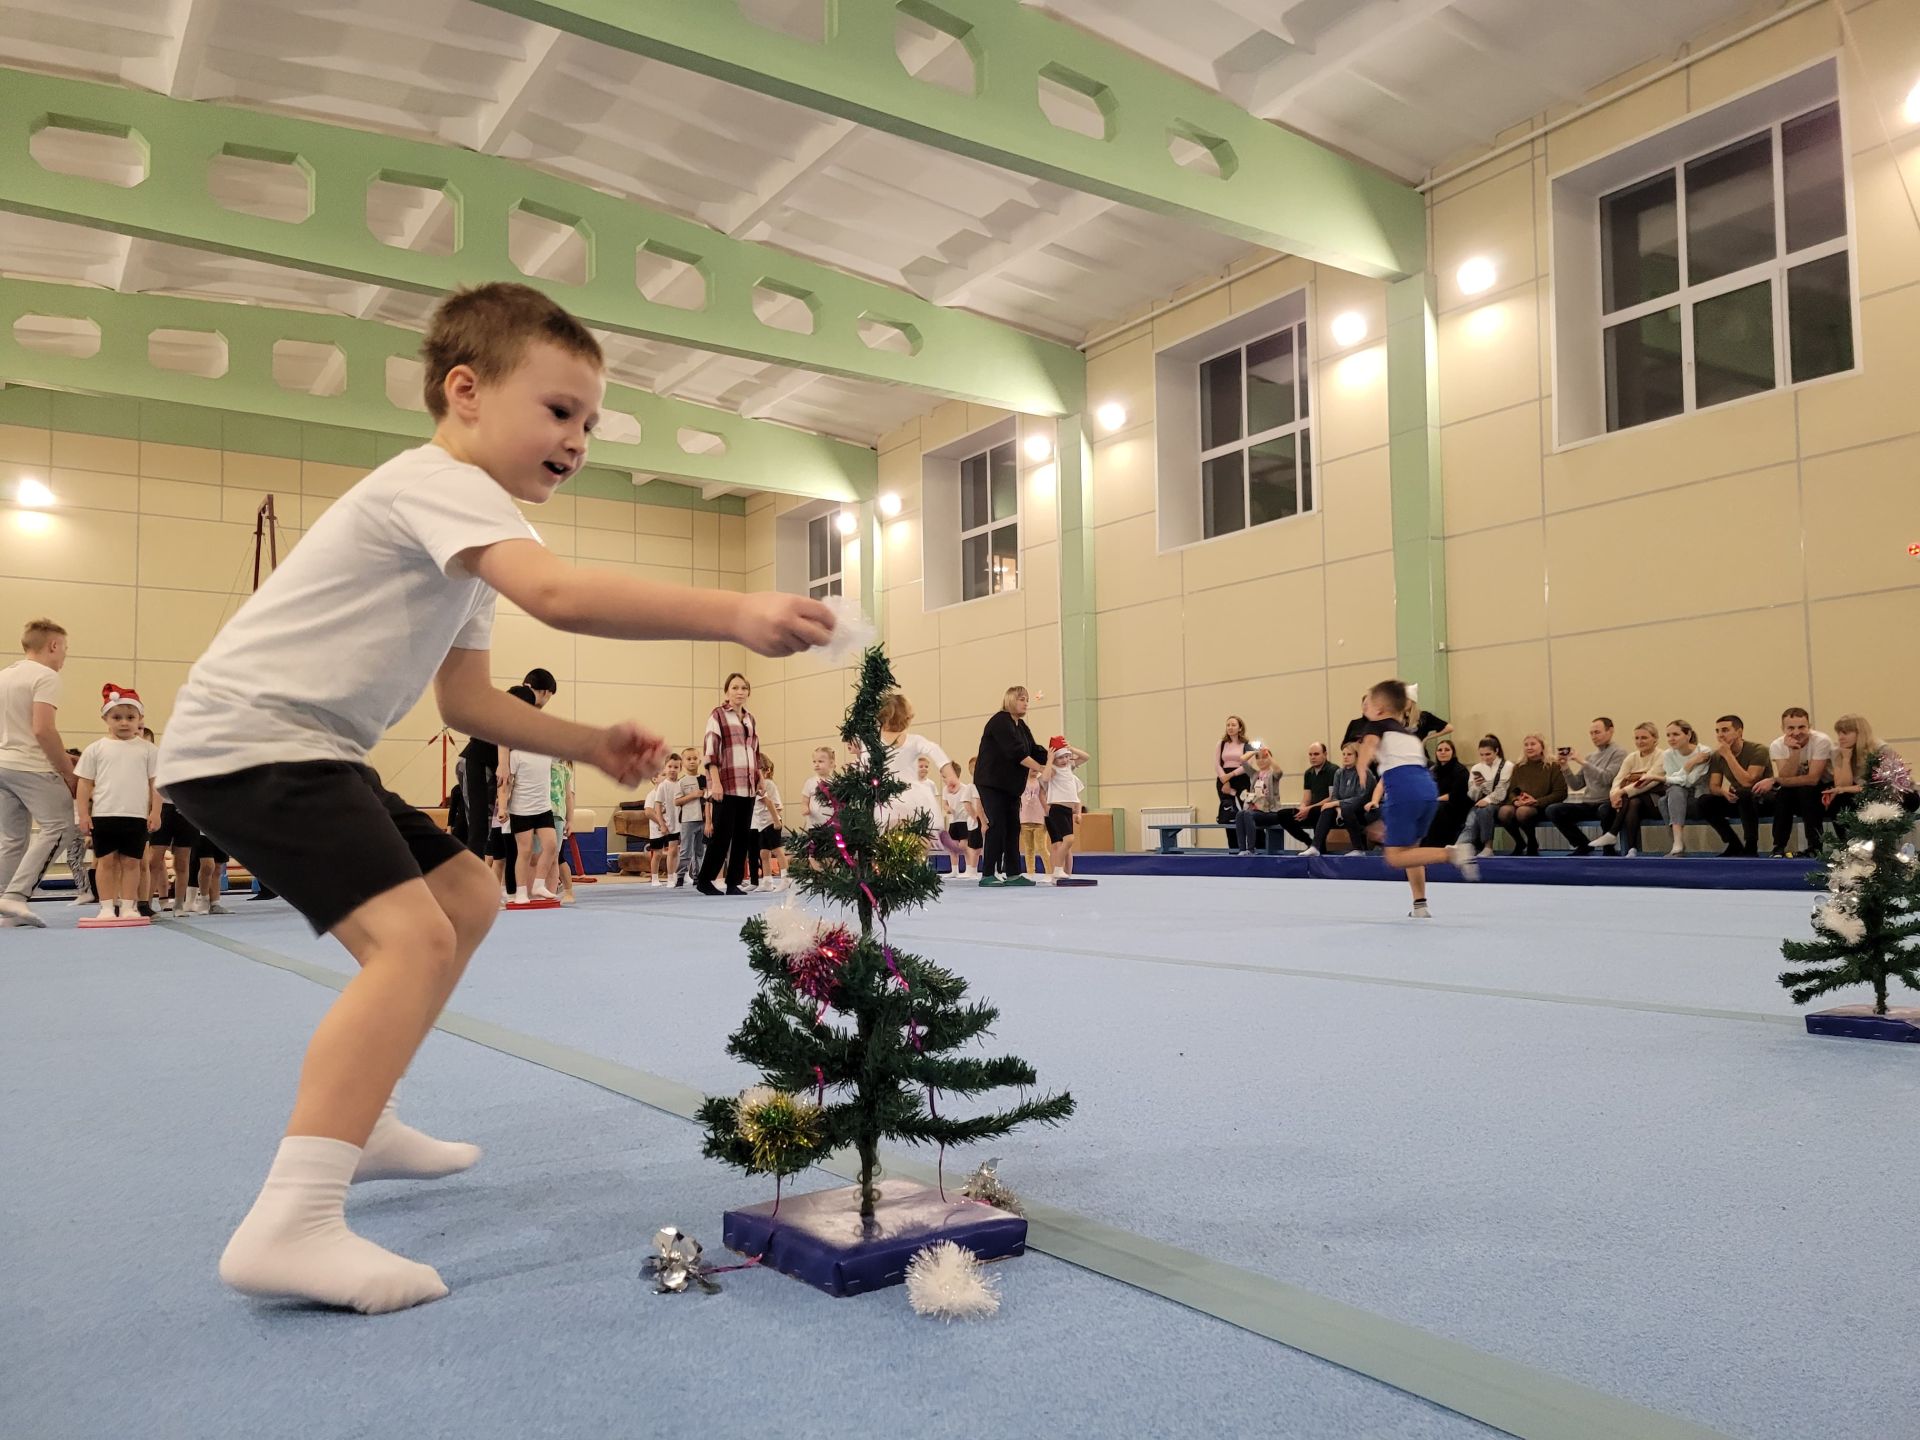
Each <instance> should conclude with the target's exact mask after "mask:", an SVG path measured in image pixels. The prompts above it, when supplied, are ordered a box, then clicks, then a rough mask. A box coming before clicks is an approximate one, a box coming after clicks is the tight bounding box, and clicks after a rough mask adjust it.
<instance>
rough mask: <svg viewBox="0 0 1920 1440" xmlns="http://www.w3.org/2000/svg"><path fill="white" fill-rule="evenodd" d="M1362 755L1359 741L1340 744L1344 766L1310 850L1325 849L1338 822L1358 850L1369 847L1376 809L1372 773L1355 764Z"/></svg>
mask: <svg viewBox="0 0 1920 1440" xmlns="http://www.w3.org/2000/svg"><path fill="white" fill-rule="evenodd" d="M1359 758H1360V747H1359V746H1358V745H1342V746H1341V747H1340V769H1339V770H1338V771H1337V772H1336V773H1335V775H1334V777H1333V790H1332V792H1331V793H1330V794H1329V795H1328V796H1327V803H1326V804H1325V805H1324V806H1323V807H1321V810H1320V818H1319V819H1318V820H1317V821H1316V822H1315V824H1314V827H1313V849H1312V851H1311V852H1309V853H1311V854H1315V855H1318V854H1324V853H1325V851H1326V848H1327V840H1328V838H1329V837H1330V836H1331V835H1332V834H1333V827H1334V826H1335V825H1339V826H1341V827H1342V828H1344V829H1345V830H1346V832H1347V842H1348V844H1349V846H1350V847H1351V848H1352V849H1353V851H1354V853H1356V854H1359V853H1363V852H1364V851H1365V850H1366V849H1367V848H1368V847H1367V826H1368V825H1370V824H1372V823H1373V817H1374V814H1375V813H1376V812H1374V811H1373V810H1371V809H1370V808H1369V806H1368V803H1367V788H1368V777H1367V776H1365V775H1363V774H1362V773H1361V772H1360V771H1358V770H1356V769H1355V768H1354V765H1355V764H1356V762H1357V761H1358V760H1359Z"/></svg>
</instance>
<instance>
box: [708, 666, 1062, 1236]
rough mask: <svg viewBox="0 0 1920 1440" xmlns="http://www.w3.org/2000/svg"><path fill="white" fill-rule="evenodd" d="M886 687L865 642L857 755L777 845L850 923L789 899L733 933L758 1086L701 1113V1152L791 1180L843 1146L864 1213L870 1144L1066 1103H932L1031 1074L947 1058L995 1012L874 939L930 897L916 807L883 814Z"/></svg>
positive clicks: (887, 670)
mask: <svg viewBox="0 0 1920 1440" xmlns="http://www.w3.org/2000/svg"><path fill="white" fill-rule="evenodd" d="M893 683H894V682H893V669H892V667H891V666H890V665H889V664H888V663H887V657H886V654H885V652H884V651H883V650H882V649H881V647H879V646H877V645H876V646H874V647H873V648H872V649H870V650H868V651H867V652H866V655H865V657H864V658H863V660H862V663H861V668H860V683H859V688H858V691H857V692H856V693H855V695H854V698H853V703H852V704H851V705H850V706H849V707H848V709H847V715H846V721H845V723H844V724H843V725H842V726H841V727H840V736H841V738H842V739H843V740H846V741H848V742H850V743H851V742H857V743H858V750H859V757H860V758H859V759H858V760H857V761H856V762H855V763H853V764H851V765H848V766H847V767H846V768H845V769H842V770H840V771H837V772H836V773H835V774H834V775H833V776H832V777H831V778H829V779H828V780H827V781H825V782H824V791H825V795H826V799H827V803H828V805H829V806H830V808H831V812H832V813H831V814H830V816H829V818H828V820H827V822H826V823H825V824H822V825H816V826H814V827H813V828H812V829H809V830H806V831H803V832H796V833H793V834H791V835H790V836H789V837H788V843H787V850H788V855H789V857H790V860H791V864H790V865H789V867H788V874H789V875H791V876H792V877H793V884H794V889H795V891H796V892H797V893H799V894H802V895H807V896H815V897H818V898H820V899H822V900H826V901H831V902H833V903H835V904H837V905H841V906H845V907H847V908H849V909H852V910H853V911H854V912H855V913H856V914H857V915H858V917H859V931H858V933H857V934H856V933H853V932H852V931H850V930H849V929H847V928H846V927H845V926H838V925H834V924H832V923H831V922H828V921H826V920H824V919H822V918H820V917H818V916H816V915H814V914H812V913H811V912H808V911H805V910H802V909H799V908H798V907H796V906H793V905H792V904H791V903H789V904H786V905H782V906H777V907H775V908H774V909H773V910H770V911H768V912H767V913H766V914H765V915H760V916H755V917H754V918H753V919H751V920H749V921H748V922H747V923H746V924H745V925H744V926H743V927H742V928H741V931H740V937H741V939H743V940H745V941H746V943H747V962H748V964H749V965H751V966H752V967H753V970H754V972H755V973H756V974H757V975H758V976H759V977H760V988H759V990H758V992H757V993H756V994H755V995H754V997H753V1000H752V1001H751V1003H750V1004H749V1005H748V1008H747V1016H746V1020H745V1021H744V1022H743V1023H742V1024H741V1026H740V1028H739V1029H738V1030H737V1031H735V1032H734V1034H733V1035H732V1036H731V1037H730V1038H729V1039H728V1041H727V1053H728V1054H730V1055H733V1056H735V1057H737V1058H738V1059H741V1060H744V1061H746V1062H747V1063H748V1064H750V1065H752V1066H753V1067H754V1068H755V1069H757V1070H758V1071H759V1072H760V1077H761V1080H762V1082H763V1084H762V1086H760V1087H756V1088H755V1089H752V1090H749V1091H747V1092H746V1093H745V1094H743V1095H741V1096H739V1097H738V1098H733V1097H726V1096H715V1097H711V1098H709V1099H708V1100H707V1101H706V1102H705V1103H704V1104H703V1105H702V1106H701V1107H700V1111H699V1119H700V1121H701V1122H702V1123H703V1124H704V1125H705V1126H706V1127H707V1140H706V1146H705V1151H706V1153H707V1154H708V1155H709V1156H712V1157H713V1158H714V1159H716V1160H724V1161H726V1162H727V1163H728V1164H731V1165H737V1166H739V1167H740V1168H741V1169H743V1170H745V1171H746V1172H747V1173H748V1174H750V1175H753V1174H771V1175H774V1176H776V1177H779V1176H786V1175H790V1174H793V1173H795V1172H796V1171H799V1170H803V1169H805V1168H806V1167H807V1166H808V1165H811V1164H813V1163H814V1162H815V1161H818V1160H820V1159H822V1158H824V1157H825V1156H827V1155H828V1154H830V1153H831V1152H832V1151H834V1150H837V1149H839V1148H841V1147H843V1146H851V1147H853V1149H854V1150H855V1151H856V1152H857V1153H858V1155H859V1158H860V1180H859V1199H860V1215H861V1218H862V1219H863V1220H870V1219H872V1218H873V1215H874V1207H875V1205H876V1202H877V1201H878V1199H879V1184H878V1180H879V1170H880V1162H879V1151H880V1142H881V1140H883V1139H894V1140H903V1141H906V1142H907V1143H909V1144H937V1145H940V1146H943V1147H944V1146H947V1145H958V1144H967V1143H974V1142H978V1141H985V1140H992V1139H996V1138H998V1137H999V1136H1002V1135H1005V1134H1007V1133H1008V1132H1009V1131H1011V1130H1013V1129H1015V1128H1016V1127H1017V1126H1020V1125H1024V1124H1027V1123H1028V1122H1030V1121H1036V1120H1037V1121H1040V1122H1042V1123H1045V1124H1057V1123H1058V1122H1059V1121H1061V1120H1064V1119H1066V1118H1067V1116H1069V1115H1071V1114H1072V1113H1073V1097H1072V1096H1071V1095H1067V1094H1064V1093H1063V1094H1059V1095H1047V1096H1043V1097H1040V1098H1036V1099H1023V1100H1022V1101H1020V1102H1019V1103H1018V1104H1016V1105H1013V1106H1011V1107H1010V1108H1008V1109H1005V1110H998V1111H993V1112H990V1113H988V1114H982V1115H970V1116H967V1117H965V1118H956V1117H953V1116H950V1115H942V1114H940V1112H939V1109H938V1108H937V1107H938V1102H937V1100H936V1098H935V1097H936V1096H939V1095H963V1096H965V1095H975V1094H979V1093H981V1092H983V1091H987V1090H994V1089H999V1088H1000V1087H1003V1086H1008V1085H1014V1086H1019V1087H1022V1088H1025V1087H1027V1086H1030V1085H1032V1084H1034V1082H1035V1075H1034V1071H1033V1067H1032V1066H1031V1065H1029V1064H1028V1063H1027V1062H1026V1061H1024V1060H1021V1059H1018V1058H1017V1057H1014V1056H1010V1055H1009V1056H1001V1057H998V1058H994V1059H983V1058H975V1057H968V1056H961V1055H956V1054H955V1053H954V1052H955V1051H957V1050H959V1049H960V1048H961V1047H962V1046H965V1045H966V1044H968V1042H970V1041H973V1040H976V1039H978V1038H979V1037H981V1036H983V1035H985V1034H987V1033H988V1031H989V1030H990V1028H991V1027H992V1025H993V1022H994V1020H995V1019H997V1018H998V1015H999V1012H998V1011H997V1010H995V1009H994V1008H993V1007H992V1006H990V1005H984V1004H981V1003H979V1002H977V1001H968V999H967V998H966V997H967V985H966V981H964V980H962V979H961V978H960V977H959V976H957V975H955V974H954V973H953V972H952V971H950V970H945V969H942V968H941V967H940V966H938V965H935V964H934V963H933V962H932V961H930V960H927V959H924V958H923V957H921V956H918V955H914V954H911V953H909V952H908V951H905V950H901V949H899V948H897V947H895V946H893V945H892V944H890V943H889V942H888V940H887V933H886V923H887V917H888V916H889V915H891V914H893V913H895V912H897V911H900V910H906V909H912V908H914V907H916V906H920V905H924V904H926V902H927V901H928V900H930V899H932V898H933V897H934V896H936V895H938V894H939V893H940V877H939V875H938V874H936V873H935V872H934V870H933V867H932V866H930V865H928V864H927V859H926V843H927V836H928V822H927V820H926V818H925V816H923V815H916V816H914V817H913V818H911V819H910V820H902V821H900V823H895V824H894V825H893V826H892V827H891V828H888V827H887V826H886V825H884V824H883V823H882V821H883V818H885V812H886V807H887V805H888V802H889V801H891V800H893V799H894V798H895V797H897V796H899V795H900V794H902V793H903V792H904V791H905V790H906V788H907V787H906V785H905V784H904V783H902V782H901V781H899V780H896V779H894V778H893V776H892V775H891V774H889V773H888V770H887V750H886V747H885V746H884V745H883V743H882V742H881V739H880V724H879V713H880V703H881V701H882V700H883V699H884V698H885V696H886V694H887V692H888V691H890V690H891V689H892V688H893ZM876 810H878V811H881V812H882V814H880V815H876Z"/></svg>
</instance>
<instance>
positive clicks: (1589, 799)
mask: <svg viewBox="0 0 1920 1440" xmlns="http://www.w3.org/2000/svg"><path fill="white" fill-rule="evenodd" d="M1587 735H1588V737H1589V738H1590V739H1591V740H1592V741H1593V750H1592V752H1591V753H1589V754H1588V756H1587V758H1586V759H1584V760H1580V759H1576V758H1575V757H1574V753H1573V747H1572V746H1571V745H1562V746H1561V747H1560V768H1561V770H1562V771H1564V772H1565V774H1566V777H1567V797H1566V799H1564V800H1561V801H1559V802H1557V803H1555V804H1552V805H1549V806H1548V807H1547V819H1549V820H1551V821H1552V822H1553V826H1554V828H1555V829H1556V830H1558V831H1559V832H1560V833H1561V834H1562V835H1564V836H1566V837H1567V843H1568V844H1569V845H1571V846H1572V847H1573V853H1574V854H1575V855H1591V854H1592V853H1593V851H1594V847H1595V846H1598V847H1599V848H1600V849H1601V850H1603V851H1605V852H1606V853H1607V854H1609V855H1611V854H1614V853H1616V852H1617V849H1618V846H1619V843H1620V842H1619V837H1618V831H1619V828H1620V812H1619V810H1618V809H1617V808H1616V807H1615V804H1614V801H1613V781H1614V777H1615V776H1616V775H1618V774H1619V773H1620V767H1621V765H1623V764H1625V763H1626V759H1627V752H1626V751H1625V750H1622V749H1621V748H1620V747H1619V746H1618V745H1616V744H1614V743H1613V721H1612V720H1610V719H1609V718H1608V717H1607V716H1605V715H1596V716H1595V717H1594V718H1593V723H1592V724H1590V725H1588V726H1587ZM1585 820H1598V821H1599V822H1600V838H1599V839H1597V840H1595V841H1593V842H1592V843H1591V844H1590V843H1588V840H1587V836H1586V832H1585V831H1583V830H1582V829H1581V828H1580V824H1581V822H1582V821H1585Z"/></svg>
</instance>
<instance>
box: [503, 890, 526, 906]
mask: <svg viewBox="0 0 1920 1440" xmlns="http://www.w3.org/2000/svg"><path fill="white" fill-rule="evenodd" d="M507 903H508V904H509V905H525V904H528V903H530V901H529V897H528V895H527V892H526V891H524V890H516V891H514V892H513V894H512V895H510V896H509V897H508V898H507Z"/></svg>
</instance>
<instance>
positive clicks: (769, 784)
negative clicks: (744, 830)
mask: <svg viewBox="0 0 1920 1440" xmlns="http://www.w3.org/2000/svg"><path fill="white" fill-rule="evenodd" d="M769 800H771V801H772V802H773V804H774V805H778V804H779V803H780V787H779V786H778V785H776V784H774V783H773V781H771V780H762V781H761V782H760V793H759V794H758V795H756V796H754V797H753V828H754V829H756V830H765V829H766V828H767V827H768V826H769V825H771V824H773V810H772V808H771V806H769V805H768V803H767V802H768V801H769Z"/></svg>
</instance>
